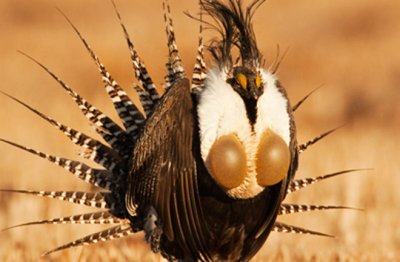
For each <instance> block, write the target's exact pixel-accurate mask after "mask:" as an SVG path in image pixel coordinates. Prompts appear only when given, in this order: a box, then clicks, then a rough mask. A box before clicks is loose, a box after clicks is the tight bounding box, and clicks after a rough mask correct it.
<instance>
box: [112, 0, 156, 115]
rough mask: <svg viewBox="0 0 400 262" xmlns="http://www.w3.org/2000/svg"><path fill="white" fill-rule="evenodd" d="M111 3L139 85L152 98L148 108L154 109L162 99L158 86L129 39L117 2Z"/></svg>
mask: <svg viewBox="0 0 400 262" xmlns="http://www.w3.org/2000/svg"><path fill="white" fill-rule="evenodd" d="M111 2H112V4H113V6H114V11H115V13H116V15H117V17H118V20H119V23H120V25H121V27H122V31H123V32H124V37H125V40H126V42H127V44H128V48H129V52H130V54H131V60H132V65H133V70H134V72H135V76H136V78H137V79H138V81H139V83H140V84H141V85H142V87H143V88H144V89H145V90H146V91H147V93H148V94H149V98H150V101H149V103H151V104H150V105H148V106H149V107H151V108H153V107H154V105H155V104H156V103H157V101H158V100H159V99H160V96H159V95H158V93H157V89H156V86H155V85H154V83H153V80H152V79H151V77H150V75H149V73H148V71H147V68H146V66H145V64H144V62H143V61H142V60H141V59H140V57H139V55H138V53H137V51H136V49H135V46H134V45H133V43H132V41H131V39H130V37H129V34H128V30H126V27H125V25H124V23H123V22H122V18H121V15H120V13H119V11H118V8H117V6H116V4H115V2H114V1H113V0H112V1H111Z"/></svg>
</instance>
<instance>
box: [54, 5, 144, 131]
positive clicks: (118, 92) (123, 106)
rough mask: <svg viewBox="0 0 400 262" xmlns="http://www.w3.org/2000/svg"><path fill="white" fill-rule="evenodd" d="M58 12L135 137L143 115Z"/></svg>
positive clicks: (70, 23) (84, 41)
mask: <svg viewBox="0 0 400 262" xmlns="http://www.w3.org/2000/svg"><path fill="white" fill-rule="evenodd" d="M59 11H60V13H61V14H62V15H63V16H64V18H65V19H66V20H67V22H68V23H69V25H70V26H71V27H72V29H73V30H74V31H75V33H76V34H77V35H78V37H79V39H80V40H81V41H82V43H83V45H84V46H85V48H86V50H87V51H88V52H89V54H90V56H91V57H92V59H93V61H94V62H95V63H96V65H97V68H98V70H99V72H100V74H101V76H102V79H103V82H104V86H105V89H106V91H107V94H108V95H109V96H110V98H111V100H112V102H113V104H114V107H115V110H116V111H117V113H118V115H119V117H120V119H121V121H122V123H123V124H124V126H125V129H126V132H127V133H128V134H130V135H131V136H132V138H136V136H137V134H138V131H139V129H140V127H141V126H142V125H143V123H144V117H143V115H142V113H141V112H140V111H139V109H138V108H137V107H136V106H135V104H134V103H133V102H132V101H131V100H130V98H129V97H128V95H127V94H126V92H125V91H124V90H123V89H122V88H121V87H120V86H119V85H118V83H117V82H116V81H115V80H114V79H113V77H112V76H111V75H110V73H109V72H108V71H107V69H106V67H105V66H104V65H103V64H102V63H101V62H100V59H99V58H98V56H97V55H96V54H95V53H94V51H93V49H92V48H91V47H90V46H89V44H88V42H87V41H86V40H85V38H84V37H83V36H82V34H81V33H80V32H79V30H78V29H77V28H76V26H75V25H74V24H73V23H72V22H71V20H69V18H68V17H67V16H66V15H65V14H64V13H63V12H62V11H61V10H59Z"/></svg>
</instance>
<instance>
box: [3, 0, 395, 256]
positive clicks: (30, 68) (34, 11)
mask: <svg viewBox="0 0 400 262" xmlns="http://www.w3.org/2000/svg"><path fill="white" fill-rule="evenodd" d="M196 2H197V1H183V0H172V1H171V6H172V12H173V17H174V23H175V30H176V35H177V39H178V46H179V48H180V52H181V55H182V57H183V60H184V63H185V65H186V70H187V71H188V72H191V70H192V66H193V62H194V57H195V51H196V47H197V32H198V24H197V22H195V21H193V20H191V19H189V18H188V17H187V16H185V15H184V14H183V12H184V11H187V10H188V11H189V12H190V13H192V14H196V12H198V7H197V4H196ZM245 2H246V1H245ZM117 4H118V6H119V8H120V10H121V13H122V16H123V19H124V21H125V24H126V25H127V27H128V30H129V32H130V34H131V37H132V38H133V40H134V43H135V45H136V47H137V50H138V51H139V53H140V55H141V57H142V58H143V60H144V61H145V63H146V65H147V67H148V69H149V71H150V73H151V74H152V75H153V78H154V79H155V82H156V83H157V84H158V86H161V83H162V80H163V76H164V74H165V69H164V64H165V62H166V57H167V49H166V45H165V42H166V41H165V36H164V23H163V19H162V8H161V1H151V3H148V2H147V3H146V2H145V1H137V0H130V1H128V0H118V1H117ZM56 6H57V7H59V8H60V9H61V10H63V11H64V12H65V13H66V14H67V15H68V16H69V17H70V19H71V20H72V21H73V22H74V23H75V25H76V26H77V27H78V28H79V29H80V30H81V32H82V33H83V35H84V36H85V37H86V38H87V40H88V41H89V43H91V45H92V47H93V48H94V50H95V51H96V52H97V54H98V55H99V56H100V58H101V59H102V61H103V63H104V64H105V65H106V66H107V68H108V69H109V71H110V72H111V73H112V75H113V76H114V77H115V78H116V80H117V81H118V82H119V83H120V84H121V85H122V86H124V87H125V89H126V90H127V91H128V93H129V94H130V95H131V96H132V97H133V98H135V99H136V94H134V92H133V91H132V88H131V84H132V82H133V81H136V80H134V78H133V72H132V69H131V65H130V60H129V53H128V51H127V48H126V46H125V41H124V38H123V35H122V33H121V29H120V27H119V24H118V21H117V19H116V17H115V15H114V13H113V11H112V5H111V3H110V2H109V1H106V0H104V1H96V0H86V1H78V0H70V1H61V0H56V1H54V0H35V1H27V0H2V1H0V79H1V82H0V89H1V90H3V91H5V92H8V93H10V94H12V95H15V96H17V97H18V98H20V99H22V100H23V101H25V102H27V103H28V104H30V105H32V106H34V107H36V108H38V109H39V110H40V111H42V112H44V113H46V114H48V115H49V116H51V117H53V118H55V119H57V120H59V121H61V122H63V123H65V124H67V125H70V126H72V127H74V128H77V129H79V130H82V131H84V132H86V133H88V134H91V135H93V136H96V135H95V134H94V132H93V130H92V129H91V128H90V126H89V125H88V124H87V122H86V119H85V118H84V117H83V116H82V115H81V114H80V112H79V110H78V109H77V107H76V106H75V104H74V103H73V101H72V100H71V99H70V98H69V97H68V95H67V94H65V92H64V91H63V90H62V89H61V88H60V87H59V86H58V85H57V83H56V82H55V81H53V80H52V79H51V78H50V77H49V76H48V75H46V74H45V73H44V72H43V71H42V70H41V69H40V68H38V67H37V66H36V65H34V64H33V63H32V62H30V61H29V60H28V59H26V58H25V57H23V56H22V55H20V54H18V53H17V52H16V50H22V51H24V52H27V53H28V54H30V55H32V56H34V57H36V58H38V59H39V60H40V61H41V62H43V63H44V64H45V65H47V66H49V67H50V68H51V69H52V70H53V71H54V72H56V73H57V74H58V75H59V76H60V77H61V78H62V79H63V80H65V81H66V82H67V83H68V84H69V85H70V86H71V87H73V88H74V89H75V90H76V91H78V92H79V93H80V94H82V95H83V97H85V98H87V99H88V100H89V101H91V102H92V103H93V104H94V105H96V106H98V107H99V108H100V109H101V110H103V111H104V112H107V113H108V114H110V115H111V116H112V117H114V118H115V117H116V114H115V113H114V111H113V108H112V105H111V103H110V101H109V99H108V98H107V95H106V94H105V92H104V89H103V87H102V83H101V79H100V77H99V75H98V73H97V69H96V67H95V66H94V64H93V62H92V61H91V60H90V57H89V55H88V54H87V53H86V51H85V50H84V48H83V46H82V44H81V43H80V42H79V40H78V38H77V37H76V35H75V34H74V33H73V31H72V30H71V28H70V27H69V26H68V24H67V23H66V22H65V20H64V19H63V18H62V16H61V15H60V14H59V12H58V11H57V10H56V9H55V8H54V7H56ZM399 13H400V2H399V1H397V0H386V1H364V0H353V1H347V0H336V1H319V2H314V1H301V0H290V1H289V0H280V1H277V0H273V1H268V3H266V4H264V5H263V6H262V7H261V8H260V10H258V12H257V14H256V16H255V18H254V23H255V31H256V35H257V40H258V44H259V47H260V49H261V50H262V52H263V53H264V56H265V58H266V61H267V65H270V64H271V63H272V62H273V61H274V59H275V57H276V53H277V45H279V46H280V50H281V53H282V50H285V49H286V48H289V52H288V54H287V55H286V57H285V58H284V60H283V63H282V65H281V66H280V69H279V72H278V76H279V79H280V80H281V82H282V84H283V85H284V86H285V87H286V89H287V91H288V93H289V97H290V99H291V101H292V103H293V104H294V103H295V102H297V101H298V100H299V99H301V98H302V97H303V96H304V95H305V94H307V93H308V92H310V91H311V90H313V89H314V88H316V87H318V86H320V85H321V84H323V88H322V89H321V90H319V91H318V92H317V93H316V94H314V95H313V96H312V97H311V98H310V99H309V101H307V102H306V103H305V104H304V105H303V106H302V107H301V108H300V109H299V110H298V111H297V112H296V114H295V117H296V121H297V126H298V138H299V140H300V142H305V141H307V140H308V139H310V138H312V137H314V136H315V135H317V134H319V133H321V132H323V131H325V130H328V129H330V128H333V127H336V126H338V125H340V124H342V123H348V125H347V126H346V127H344V128H342V129H340V130H339V131H337V132H336V133H335V134H333V135H332V136H331V137H329V138H327V139H325V140H324V141H322V142H320V143H318V145H315V146H313V147H312V148H310V149H309V150H308V151H307V152H305V153H304V154H302V155H301V159H300V169H299V172H298V173H297V177H308V176H318V175H322V174H325V173H330V172H335V171H338V170H342V169H349V168H368V167H371V168H373V169H374V170H373V171H370V172H359V174H348V175H344V176H343V177H340V178H334V179H332V180H329V181H325V182H322V183H320V184H318V185H314V186H311V187H310V188H308V189H304V190H302V191H300V192H297V193H295V194H293V195H292V196H290V197H289V199H288V200H287V202H296V203H310V204H339V205H347V206H353V207H359V208H363V209H364V210H365V211H363V212H358V211H328V212H313V213H310V214H299V215H289V216H287V217H283V218H280V220H282V221H285V222H288V223H293V224H295V225H299V226H304V227H308V228H310V229H314V230H320V231H322V232H327V233H330V234H334V235H336V236H337V238H336V239H326V238H320V237H314V236H302V235H285V234H276V233H273V234H271V236H270V238H269V239H268V241H267V243H266V244H265V246H264V247H263V249H262V250H261V251H260V253H259V254H258V255H257V256H256V257H255V258H254V261H267V260H270V261H320V260H322V261H382V260H385V261H390V260H392V261H396V260H398V259H400V252H399V250H400V223H399V221H400V220H399V217H400V193H399V190H398V187H399V185H400V176H399V172H400V164H399V160H400V159H399V155H398V153H399V150H400V141H399V138H398V134H399V131H400V125H399V124H400V106H399V103H398V101H399V100H400V92H399V90H400V52H399V47H400V18H399V16H398V14H399ZM205 34H206V36H207V38H208V39H209V38H210V37H212V36H213V35H214V34H213V32H206V33H205ZM0 104H1V110H0V137H2V138H6V139H10V140H12V141H15V142H18V143H21V144H23V145H27V146H30V147H33V148H36V149H39V150H41V151H44V152H48V153H52V154H55V155H59V156H65V157H69V158H74V159H77V158H78V157H77V151H78V149H77V148H76V147H74V146H71V145H70V143H69V142H68V141H67V139H65V138H64V137H63V135H62V134H60V133H59V131H57V130H56V129H55V128H52V127H51V126H49V125H48V124H47V123H45V122H44V121H42V120H40V119H39V118H38V117H36V116H34V115H33V114H32V113H30V112H28V111H27V110H25V109H23V108H22V107H21V106H19V105H17V104H16V103H14V102H12V101H10V99H7V98H6V97H4V96H0ZM0 156H1V157H0V188H14V189H36V190H88V189H89V188H88V186H87V185H86V184H85V183H83V182H80V181H78V179H75V178H74V177H73V176H71V175H69V174H68V173H67V172H65V171H64V170H62V169H60V168H58V167H56V166H54V165H52V164H49V163H48V162H47V161H45V160H41V159H38V158H37V157H35V156H32V155H30V154H27V153H25V152H21V151H20V150H17V149H14V148H11V147H10V146H8V145H5V144H0ZM87 211H89V209H87V208H81V207H76V206H74V205H72V204H69V203H60V202H59V201H56V200H47V199H40V198H35V197H31V196H19V195H14V194H6V193H1V194H0V212H1V213H0V214H1V215H0V228H5V227H7V226H11V225H14V224H17V223H22V222H27V221H31V220H35V219H45V218H51V217H58V216H63V215H70V214H75V213H79V212H87ZM100 228H101V227H95V226H83V225H82V226H81V225H76V226H69V225H59V226H55V225H54V226H53V225H49V226H33V227H29V228H28V227H26V228H19V229H15V230H11V231H6V232H1V233H0V243H1V244H0V260H1V261H37V260H39V259H40V258H39V256H40V254H41V253H42V252H43V251H45V250H48V249H51V248H53V247H55V246H57V245H60V244H63V243H64V242H67V241H70V240H73V239H74V238H77V237H80V236H83V235H85V234H89V233H91V232H94V231H96V230H99V229H100ZM41 259H43V260H45V261H127V260H130V261H159V260H160V257H159V256H156V255H153V254H151V252H150V251H149V249H148V247H147V246H146V245H145V244H144V242H143V241H142V236H141V235H139V236H137V237H132V238H129V239H124V240H116V241H113V242H110V243H107V244H98V245H95V246H92V247H84V248H82V247H79V248H75V249H71V250H67V251H63V252H59V253H55V254H53V255H51V256H49V257H46V258H41Z"/></svg>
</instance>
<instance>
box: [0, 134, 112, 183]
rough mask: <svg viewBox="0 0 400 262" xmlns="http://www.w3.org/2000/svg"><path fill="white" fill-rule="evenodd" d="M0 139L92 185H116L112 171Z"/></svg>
mask: <svg viewBox="0 0 400 262" xmlns="http://www.w3.org/2000/svg"><path fill="white" fill-rule="evenodd" d="M0 141H1V142H4V143H7V144H9V145H11V146H14V147H17V148H19V149H22V150H24V151H26V152H29V153H31V154H34V155H36V156H39V157H41V158H44V159H47V160H49V161H50V162H52V163H54V164H56V165H58V166H60V167H62V168H64V169H65V170H67V171H69V172H70V173H71V174H73V175H74V176H76V177H78V178H80V179H82V180H83V181H85V182H88V183H90V184H92V185H95V186H98V187H102V188H104V189H109V190H110V189H111V188H112V187H118V185H115V184H114V183H113V182H111V178H112V173H110V172H109V171H108V170H105V169H94V168H91V167H89V166H88V165H86V164H84V163H82V162H79V161H75V160H70V159H66V158H62V157H57V156H53V155H49V154H46V153H43V152H40V151H37V150H35V149H32V148H28V147H25V146H21V145H19V144H16V143H14V142H11V141H8V140H5V139H2V138H0Z"/></svg>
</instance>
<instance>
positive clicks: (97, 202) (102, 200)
mask: <svg viewBox="0 0 400 262" xmlns="http://www.w3.org/2000/svg"><path fill="white" fill-rule="evenodd" d="M0 192H9V193H20V194H29V195H34V196H40V197H48V198H54V199H59V200H62V201H67V202H70V203H74V204H78V205H84V206H89V207H96V208H101V209H105V208H107V209H113V206H110V205H109V204H108V203H107V201H106V198H107V197H109V196H111V194H110V193H107V192H99V193H92V192H80V191H33V190H13V189H0Z"/></svg>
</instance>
